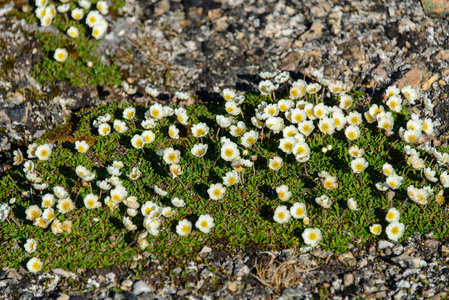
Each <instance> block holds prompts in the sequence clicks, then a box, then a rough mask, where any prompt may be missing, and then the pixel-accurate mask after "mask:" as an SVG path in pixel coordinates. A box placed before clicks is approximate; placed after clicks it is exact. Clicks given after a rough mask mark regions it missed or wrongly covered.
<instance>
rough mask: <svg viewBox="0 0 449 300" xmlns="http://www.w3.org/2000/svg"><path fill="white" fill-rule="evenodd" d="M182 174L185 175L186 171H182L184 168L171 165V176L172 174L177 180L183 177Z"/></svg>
mask: <svg viewBox="0 0 449 300" xmlns="http://www.w3.org/2000/svg"><path fill="white" fill-rule="evenodd" d="M182 173H184V171H182V168H181V166H180V165H178V164H171V165H170V174H171V176H172V178H176V177H178V176H179V175H181V174H182Z"/></svg>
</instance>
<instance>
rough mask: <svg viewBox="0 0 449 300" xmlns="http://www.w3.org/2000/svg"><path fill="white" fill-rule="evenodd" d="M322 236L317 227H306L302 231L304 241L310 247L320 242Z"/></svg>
mask: <svg viewBox="0 0 449 300" xmlns="http://www.w3.org/2000/svg"><path fill="white" fill-rule="evenodd" d="M322 237H323V236H322V234H321V230H320V229H318V228H307V229H305V230H304V232H303V233H302V238H303V240H304V243H306V245H310V246H311V247H316V246H317V245H318V244H319V243H320V241H321V239H322Z"/></svg>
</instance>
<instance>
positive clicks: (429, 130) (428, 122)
mask: <svg viewBox="0 0 449 300" xmlns="http://www.w3.org/2000/svg"><path fill="white" fill-rule="evenodd" d="M423 131H424V132H425V133H426V134H428V135H432V134H433V122H432V119H429V118H427V119H425V120H424V122H423Z"/></svg>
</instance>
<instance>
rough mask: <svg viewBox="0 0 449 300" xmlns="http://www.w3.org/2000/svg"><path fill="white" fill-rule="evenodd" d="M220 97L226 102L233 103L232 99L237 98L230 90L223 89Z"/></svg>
mask: <svg viewBox="0 0 449 300" xmlns="http://www.w3.org/2000/svg"><path fill="white" fill-rule="evenodd" d="M222 95H223V98H224V99H225V100H226V101H233V100H234V98H235V97H236V96H237V95H236V93H235V92H234V91H233V90H231V89H224V90H223V92H222Z"/></svg>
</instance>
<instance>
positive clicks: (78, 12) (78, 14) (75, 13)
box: [71, 8, 84, 20]
mask: <svg viewBox="0 0 449 300" xmlns="http://www.w3.org/2000/svg"><path fill="white" fill-rule="evenodd" d="M71 16H72V18H73V19H75V20H81V19H82V18H83V17H84V10H83V9H82V8H74V9H73V10H72V13H71Z"/></svg>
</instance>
